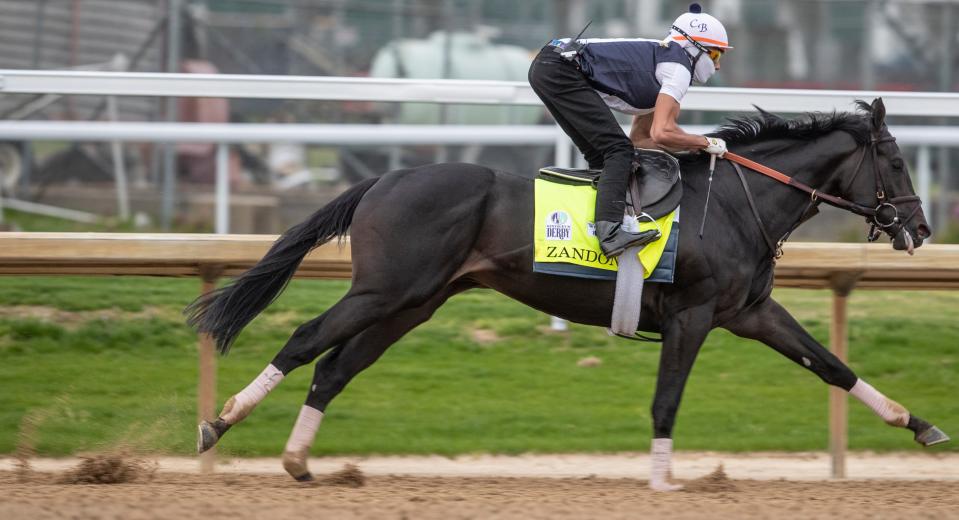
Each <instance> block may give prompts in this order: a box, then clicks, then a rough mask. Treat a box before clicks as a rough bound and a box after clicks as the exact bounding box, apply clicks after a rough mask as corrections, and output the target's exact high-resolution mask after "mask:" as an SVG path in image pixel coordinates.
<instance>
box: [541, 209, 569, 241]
mask: <svg viewBox="0 0 959 520" xmlns="http://www.w3.org/2000/svg"><path fill="white" fill-rule="evenodd" d="M572 237H573V224H572V222H571V220H570V218H569V213H566V212H565V211H554V212H552V213H550V214H549V216H548V217H546V240H572Z"/></svg>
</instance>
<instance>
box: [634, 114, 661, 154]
mask: <svg viewBox="0 0 959 520" xmlns="http://www.w3.org/2000/svg"><path fill="white" fill-rule="evenodd" d="M652 126H653V113H652V112H650V113H648V114H643V115H641V116H633V126H632V127H631V128H630V129H629V140H630V141H632V142H633V147H635V148H656V143H654V142H653V137H652V136H651V135H650V134H649V129H650V127H652Z"/></svg>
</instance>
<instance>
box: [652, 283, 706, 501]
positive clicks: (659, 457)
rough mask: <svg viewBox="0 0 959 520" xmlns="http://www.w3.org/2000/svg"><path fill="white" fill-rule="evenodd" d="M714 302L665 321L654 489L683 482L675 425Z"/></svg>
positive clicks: (655, 409) (655, 411)
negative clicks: (676, 472)
mask: <svg viewBox="0 0 959 520" xmlns="http://www.w3.org/2000/svg"><path fill="white" fill-rule="evenodd" d="M712 320H713V302H709V303H708V304H704V305H701V306H698V307H692V308H689V309H685V310H683V311H681V312H678V313H676V314H675V315H673V316H672V317H670V318H669V319H668V320H667V321H666V322H665V323H664V324H663V348H662V352H661V353H660V356H659V375H658V378H657V381H656V395H655V397H654V398H653V442H652V446H651V449H650V456H651V460H652V470H651V472H650V476H649V487H650V488H651V489H653V490H654V491H676V490H679V489H682V487H683V486H682V485H680V484H674V483H672V482H670V480H671V479H672V457H673V438H672V436H673V425H674V424H675V423H676V413H677V412H678V411H679V402H680V400H681V399H682V396H683V388H685V386H686V380H687V379H688V378H689V372H690V371H691V370H692V368H693V362H695V361H696V355H697V354H699V349H700V347H702V346H703V341H705V340H706V335H707V334H709V331H710V329H711V328H712Z"/></svg>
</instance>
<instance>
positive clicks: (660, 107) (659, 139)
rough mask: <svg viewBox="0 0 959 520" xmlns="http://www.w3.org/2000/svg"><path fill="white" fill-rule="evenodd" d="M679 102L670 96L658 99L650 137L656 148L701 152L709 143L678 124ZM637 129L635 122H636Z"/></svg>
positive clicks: (663, 95)
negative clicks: (685, 130) (687, 131)
mask: <svg viewBox="0 0 959 520" xmlns="http://www.w3.org/2000/svg"><path fill="white" fill-rule="evenodd" d="M678 117H679V102H678V101H676V99H674V98H673V97H672V96H670V95H668V94H660V95H659V96H657V97H656V108H655V110H654V111H653V121H652V125H651V126H650V129H649V136H650V137H651V138H652V142H653V144H654V145H655V147H656V148H667V149H683V150H701V149H703V148H705V147H706V146H707V145H708V144H709V143H708V142H707V141H706V138H705V137H704V136H701V135H696V134H688V133H686V132H684V131H683V129H682V128H680V127H679V125H678V124H677V123H676V119H677V118H678ZM634 127H635V122H634Z"/></svg>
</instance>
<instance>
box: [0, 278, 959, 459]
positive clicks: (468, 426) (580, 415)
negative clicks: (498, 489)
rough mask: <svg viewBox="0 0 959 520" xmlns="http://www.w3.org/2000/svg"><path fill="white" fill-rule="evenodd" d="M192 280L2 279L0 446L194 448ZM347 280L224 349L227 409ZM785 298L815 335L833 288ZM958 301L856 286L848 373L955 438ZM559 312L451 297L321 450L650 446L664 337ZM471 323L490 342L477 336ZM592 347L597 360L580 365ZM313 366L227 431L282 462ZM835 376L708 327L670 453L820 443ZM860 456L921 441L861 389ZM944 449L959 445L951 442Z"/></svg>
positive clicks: (365, 380) (381, 365)
mask: <svg viewBox="0 0 959 520" xmlns="http://www.w3.org/2000/svg"><path fill="white" fill-rule="evenodd" d="M199 285H200V284H199V282H198V281H196V280H189V279H186V280H184V279H156V278H154V279H150V278H100V279H93V278H69V277H63V278H55V277H50V278H13V277H8V278H0V453H10V452H13V451H14V450H15V448H16V446H17V443H18V440H17V435H18V431H20V428H21V424H22V422H23V421H24V416H25V415H27V416H29V417H30V418H32V419H33V420H34V421H38V422H39V427H38V430H37V434H36V435H35V438H34V439H33V440H34V443H35V445H36V448H37V450H38V451H39V452H40V453H41V454H47V455H62V454H70V453H76V452H79V451H85V450H96V449H101V448H103V447H105V446H110V445H113V444H117V443H131V442H132V443H133V444H135V445H138V446H140V447H143V448H149V449H153V450H157V451H160V452H164V453H172V454H189V453H191V452H192V451H193V446H194V428H195V422H196V419H195V417H196V411H195V402H196V392H195V386H196V376H197V367H196V340H195V336H194V335H193V333H192V332H191V331H190V330H189V329H188V328H187V327H186V326H185V325H183V323H182V319H181V318H180V315H179V312H180V310H181V309H182V307H183V306H184V305H185V304H187V303H188V302H189V301H190V300H192V298H193V297H194V296H195V295H196V293H197V291H198V290H199ZM347 287H348V285H347V284H346V283H344V282H310V281H296V282H294V283H293V284H292V285H291V286H290V288H289V289H288V290H287V292H286V293H285V294H284V295H283V296H282V297H281V298H280V299H279V300H278V301H277V302H276V303H275V304H274V305H273V306H272V307H271V308H270V309H269V310H268V311H267V312H266V313H264V314H263V315H262V316H260V317H259V318H258V319H257V320H256V321H254V322H253V324H252V325H251V326H250V327H249V328H248V329H247V330H246V331H245V332H244V333H243V334H242V335H241V336H240V338H239V340H238V341H237V343H236V345H235V346H234V348H233V351H232V353H231V354H230V355H229V356H227V357H225V358H220V359H219V361H218V363H219V372H218V383H219V385H218V386H219V390H218V391H219V397H218V402H220V403H222V402H223V400H224V399H225V398H226V397H228V396H229V395H230V394H232V393H234V392H236V391H238V390H239V389H241V388H242V387H243V386H244V385H246V383H247V382H249V380H250V379H251V378H252V377H253V376H255V375H256V374H257V373H258V372H259V371H260V370H261V369H262V368H263V367H264V366H265V365H266V364H267V363H268V362H269V361H270V359H271V358H272V357H273V355H274V354H275V353H276V351H277V350H278V349H279V348H280V347H281V346H282V345H283V343H284V341H285V340H286V338H287V337H288V336H289V334H290V333H291V332H292V331H293V329H294V328H295V326H296V325H297V324H298V323H300V322H302V321H305V320H307V319H309V318H311V317H313V316H315V315H317V314H319V313H321V312H322V311H323V310H324V309H325V308H327V307H328V306H329V305H330V304H332V303H333V302H334V301H336V300H337V299H338V298H339V297H340V296H341V295H342V294H343V293H344V292H345V291H346V289H347ZM777 298H779V299H780V301H782V302H783V303H784V305H785V306H786V307H787V308H788V309H790V310H791V311H792V312H793V313H794V315H795V316H796V317H797V319H799V320H800V321H801V322H802V323H803V325H804V326H806V327H807V328H808V329H809V330H810V331H811V333H812V334H813V335H814V336H815V337H817V338H818V339H819V340H820V341H826V340H827V338H828V325H829V308H830V307H829V305H830V294H829V293H828V292H826V291H799V290H780V291H777ZM957 310H959V294H957V293H954V292H892V291H890V292H874V291H860V292H856V293H854V294H853V296H852V297H851V298H850V316H851V324H850V352H851V360H852V367H853V369H854V370H856V371H857V373H858V374H859V375H860V376H862V377H864V378H865V379H867V380H868V381H870V382H871V383H872V384H873V385H874V386H876V387H877V388H879V389H880V390H881V391H883V392H885V393H887V394H888V395H889V396H891V397H893V398H894V399H897V400H899V401H900V402H902V403H903V404H904V405H906V406H907V407H909V408H910V409H911V410H913V411H914V412H915V413H916V414H917V415H920V416H922V417H924V418H926V419H928V420H930V421H933V422H935V423H936V424H937V425H939V426H940V427H941V428H942V429H943V430H945V431H946V432H947V433H951V434H954V435H955V434H957V432H959V400H957V399H956V396H957V395H959V379H957V378H956V375H957V372H959V324H957V321H956V318H955V316H956V311H957ZM547 324H548V318H546V317H545V316H543V315H542V314H540V313H538V312H536V311H534V310H532V309H529V308H527V307H524V306H522V305H520V304H518V303H515V302H513V301H510V300H508V299H506V298H504V297H502V296H500V295H498V294H495V293H493V292H492V291H473V292H469V293H466V294H463V295H461V296H458V297H456V298H454V299H453V300H451V301H450V302H449V303H448V304H447V305H446V306H444V307H443V308H441V309H440V310H439V311H438V312H437V314H436V316H434V318H433V319H432V320H430V321H429V322H428V323H426V324H425V325H423V326H421V327H420V328H418V329H416V330H415V331H413V332H412V333H410V334H409V335H408V336H407V337H406V338H404V339H403V340H402V341H401V342H399V343H398V344H396V345H395V346H393V347H392V348H391V349H390V350H389V351H387V353H386V354H385V355H384V356H383V358H382V359H381V360H380V361H379V362H377V363H376V364H375V365H373V366H372V367H371V368H370V369H368V370H367V371H366V372H364V373H362V374H360V376H358V377H357V378H356V379H355V380H354V381H353V383H352V384H351V385H350V386H348V387H347V389H346V390H345V391H344V392H343V394H342V395H340V396H339V397H338V398H337V399H336V400H335V401H334V402H333V403H332V405H331V406H330V407H329V409H328V410H327V416H326V418H325V419H324V423H323V427H322V429H321V432H320V435H319V436H318V439H317V442H316V444H315V446H314V449H313V453H314V454H340V453H344V454H345V453H353V454H368V453H381V454H387V453H440V454H450V455H452V454H459V453H474V452H492V453H518V452H612V451H636V450H638V451H644V450H646V449H647V447H648V444H649V433H650V412H649V407H650V402H651V396H652V392H653V388H654V384H655V374H656V366H657V362H658V357H659V352H658V351H659V346H658V345H648V344H637V343H633V342H628V341H624V340H617V339H613V338H609V337H607V336H606V334H605V333H604V332H603V331H602V330H600V329H598V328H595V327H585V326H576V325H574V326H572V328H571V331H570V332H569V333H567V334H560V335H557V334H550V333H548V332H545V331H544V327H545V326H546V325H547ZM476 329H489V330H493V331H495V333H496V334H497V335H498V336H499V340H498V341H495V342H493V343H488V344H481V343H479V342H477V341H475V340H474V339H473V336H472V332H473V331H474V330H476ZM587 356H596V357H598V358H600V359H601V360H602V364H601V365H600V366H597V367H591V368H581V367H578V366H577V361H578V360H580V359H582V358H584V357H587ZM311 376H312V370H311V367H304V368H302V369H300V370H299V371H297V372H294V373H293V374H292V375H291V376H290V377H288V378H287V379H286V380H285V381H284V382H283V384H282V385H280V386H279V387H278V388H277V390H276V391H275V392H274V393H273V394H272V395H270V397H269V398H268V399H267V400H266V401H264V402H263V403H262V405H261V406H260V407H259V408H258V409H257V410H256V411H255V412H254V413H253V414H252V415H251V416H250V417H249V418H248V419H247V420H246V421H245V422H244V423H243V424H241V425H239V426H237V427H236V428H234V429H233V430H231V431H230V433H229V434H228V435H227V437H226V438H225V439H224V441H223V442H222V443H221V444H220V450H221V453H227V454H234V455H277V454H279V453H280V452H281V451H282V449H283V445H284V443H285V442H286V438H287V435H288V434H289V430H290V428H291V426H292V424H293V421H294V419H295V417H296V413H297V411H298V409H299V407H300V404H301V403H302V400H303V398H304V397H305V392H306V390H307V387H308V385H309V380H310V378H311ZM827 395H828V394H827V387H826V385H824V384H823V383H822V382H820V381H819V379H818V378H816V377H815V376H814V375H813V374H811V373H809V372H807V371H806V370H804V369H802V368H800V367H798V366H796V365H794V364H792V363H791V362H789V361H788V360H786V359H785V358H783V357H781V356H780V355H778V354H777V353H775V352H774V351H772V350H771V349H769V348H766V347H765V346H763V345H760V344H758V343H755V342H750V341H746V340H741V339H739V338H736V337H734V336H733V335H732V334H729V333H727V332H725V331H721V330H720V331H715V332H713V333H712V334H711V335H710V336H709V338H708V340H707V343H706V345H705V347H704V349H703V351H702V353H701V355H700V359H699V360H698V362H697V365H696V368H695V369H694V371H693V375H692V377H691V379H690V383H689V385H688V386H687V390H686V395H685V398H684V400H683V406H682V409H681V410H680V414H679V419H678V423H677V426H676V431H675V439H676V445H677V448H679V449H697V450H728V451H753V450H823V449H826V447H827ZM849 439H850V446H851V448H853V449H871V450H880V451H882V450H913V449H918V447H917V446H916V445H915V444H914V443H913V442H912V440H911V434H910V432H907V431H905V430H901V429H894V428H889V427H887V426H885V425H884V424H883V423H882V422H881V421H880V420H879V419H878V418H876V417H875V416H873V415H872V413H871V412H869V411H868V410H867V409H866V408H865V407H863V406H862V405H861V404H859V403H858V402H856V401H854V400H852V401H851V402H850V432H849ZM936 449H937V450H953V451H956V450H959V443H954V444H949V445H945V446H943V447H941V448H936Z"/></svg>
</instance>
